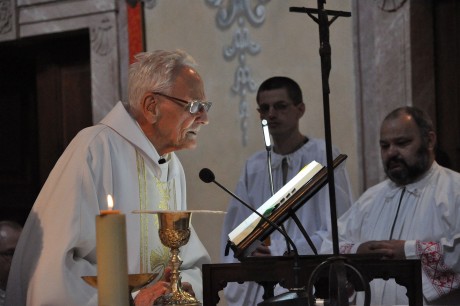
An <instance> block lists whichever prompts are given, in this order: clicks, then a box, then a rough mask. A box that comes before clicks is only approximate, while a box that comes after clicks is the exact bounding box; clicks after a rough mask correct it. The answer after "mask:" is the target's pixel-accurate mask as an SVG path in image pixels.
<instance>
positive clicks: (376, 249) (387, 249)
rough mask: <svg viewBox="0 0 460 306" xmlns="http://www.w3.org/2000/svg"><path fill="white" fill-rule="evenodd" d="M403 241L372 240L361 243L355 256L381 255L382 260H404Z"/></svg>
mask: <svg viewBox="0 0 460 306" xmlns="http://www.w3.org/2000/svg"><path fill="white" fill-rule="evenodd" d="M404 243H405V241H404V240H373V241H367V242H364V243H361V244H360V245H359V247H358V250H357V251H356V253H357V254H382V258H383V259H406V254H405V253H404Z"/></svg>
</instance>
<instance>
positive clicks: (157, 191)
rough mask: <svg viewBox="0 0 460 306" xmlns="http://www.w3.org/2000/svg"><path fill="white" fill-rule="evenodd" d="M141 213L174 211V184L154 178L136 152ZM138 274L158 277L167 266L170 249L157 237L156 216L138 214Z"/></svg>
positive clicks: (141, 157)
mask: <svg viewBox="0 0 460 306" xmlns="http://www.w3.org/2000/svg"><path fill="white" fill-rule="evenodd" d="M136 163H137V173H138V181H139V203H140V207H139V209H140V210H167V209H170V208H171V207H173V208H174V209H176V207H177V205H176V190H175V183H174V182H175V180H171V181H168V180H167V179H165V180H161V179H159V178H157V177H156V176H155V175H154V174H153V172H152V171H151V170H149V169H148V168H146V167H145V160H144V157H143V156H142V154H141V153H140V152H138V151H137V150H136ZM139 218H140V220H139V221H140V257H141V258H140V273H151V272H153V273H160V274H163V272H164V269H165V268H166V266H167V265H168V262H169V249H168V248H167V247H165V246H163V244H161V241H160V238H159V237H158V227H159V223H158V216H157V215H152V214H140V215H139Z"/></svg>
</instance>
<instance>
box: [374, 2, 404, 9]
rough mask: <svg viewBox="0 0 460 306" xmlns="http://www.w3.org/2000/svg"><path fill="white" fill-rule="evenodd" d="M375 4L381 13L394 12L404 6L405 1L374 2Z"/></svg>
mask: <svg viewBox="0 0 460 306" xmlns="http://www.w3.org/2000/svg"><path fill="white" fill-rule="evenodd" d="M376 2H377V5H378V6H379V8H380V9H381V10H382V11H385V12H396V11H397V10H398V9H399V8H400V7H401V6H403V5H404V3H405V2H406V0H376Z"/></svg>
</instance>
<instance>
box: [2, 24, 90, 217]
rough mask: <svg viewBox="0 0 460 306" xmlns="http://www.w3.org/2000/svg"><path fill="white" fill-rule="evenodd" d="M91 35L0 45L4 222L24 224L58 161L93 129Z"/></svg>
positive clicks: (74, 34) (83, 33)
mask: <svg viewBox="0 0 460 306" xmlns="http://www.w3.org/2000/svg"><path fill="white" fill-rule="evenodd" d="M89 44H90V41H89V33H88V31H87V30H86V31H75V32H65V33H60V34H53V35H46V36H40V37H34V38H30V39H22V40H17V41H12V42H7V43H1V44H0V58H2V60H1V61H0V109H1V112H0V116H1V117H0V127H1V134H0V135H1V136H0V142H1V146H2V148H1V150H0V160H1V163H2V166H1V168H0V198H1V199H2V200H1V202H0V219H3V218H12V219H15V220H17V221H19V222H21V223H23V222H24V221H25V219H26V217H27V215H28V213H29V211H30V208H31V207H32V205H33V203H34V201H35V198H36V197H37V195H38V192H39V191H40V188H41V187H42V185H43V183H44V182H45V180H46V178H47V177H48V174H49V172H50V171H51V169H52V167H53V166H54V164H55V163H56V161H57V159H58V158H59V156H60V155H61V153H62V152H63V150H64V149H65V148H66V146H67V145H68V144H69V142H70V141H71V139H72V138H73V137H74V136H75V135H76V133H77V132H78V131H79V130H81V129H82V128H84V127H86V126H89V125H91V124H92V111H91V71H90V45H89Z"/></svg>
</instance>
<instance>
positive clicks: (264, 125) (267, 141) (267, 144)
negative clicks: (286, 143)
mask: <svg viewBox="0 0 460 306" xmlns="http://www.w3.org/2000/svg"><path fill="white" fill-rule="evenodd" d="M267 124H268V122H267V120H265V119H263V120H262V131H263V133H264V141H265V148H267V151H268V150H270V148H271V146H272V144H271V139H270V133H269V132H268V125H267Z"/></svg>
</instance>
